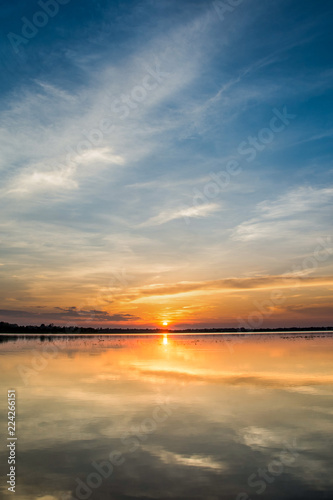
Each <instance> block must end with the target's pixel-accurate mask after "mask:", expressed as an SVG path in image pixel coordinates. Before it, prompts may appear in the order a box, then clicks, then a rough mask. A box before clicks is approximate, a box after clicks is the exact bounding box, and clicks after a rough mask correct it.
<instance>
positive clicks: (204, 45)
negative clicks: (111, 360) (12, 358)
mask: <svg viewBox="0 0 333 500" xmlns="http://www.w3.org/2000/svg"><path fill="white" fill-rule="evenodd" d="M41 4H43V2H41ZM41 4H38V3H37V2H34V1H31V0H29V1H18V2H15V5H14V4H13V3H11V2H3V6H2V14H1V37H0V64H1V66H2V72H1V74H2V78H1V82H0V89H1V98H0V112H1V114H0V140H1V155H0V165H1V171H2V185H1V219H0V224H1V232H2V235H3V237H2V241H1V246H2V250H1V261H0V263H1V266H0V272H1V274H2V280H1V281H2V287H1V290H0V297H1V304H2V306H1V318H2V319H3V320H8V321H12V322H29V323H41V322H44V321H48V320H50V322H51V321H52V322H55V323H61V324H65V323H66V322H69V323H75V322H76V323H82V322H83V323H88V322H89V323H96V324H106V323H108V324H112V325H113V324H117V325H118V324H121V325H128V324H129V323H131V324H132V323H133V324H134V323H135V324H140V325H147V326H154V325H158V324H160V322H161V321H168V322H170V324H172V325H177V326H188V325H198V326H208V325H212V326H215V325H221V326H224V325H227V326H229V325H230V326H235V325H236V326H237V324H239V322H240V321H241V319H240V318H242V319H244V318H245V319H246V318H249V316H251V315H253V314H256V313H257V312H258V307H259V306H258V301H259V302H260V301H265V300H267V296H268V294H269V293H271V290H272V289H276V288H278V289H279V290H282V294H283V296H284V298H285V300H284V302H283V305H281V304H279V305H277V304H273V305H272V307H271V308H270V309H267V311H268V312H267V313H262V315H263V319H262V324H263V325H265V326H266V325H267V326H270V325H274V326H278V325H280V324H304V325H306V324H318V325H319V324H329V323H330V320H331V319H332V315H331V310H332V301H331V296H332V293H331V292H332V284H333V278H332V279H331V276H333V272H332V243H331V240H330V238H331V236H332V224H331V220H332V197H333V183H332V161H331V158H332V135H333V126H332V115H333V100H332V95H333V92H332V81H333V68H332V46H333V43H332V42H333V40H332V37H333V35H332V30H331V23H332V19H333V5H332V3H331V2H329V1H322V2H320V3H318V2H315V1H304V2H302V3H300V2H297V1H292V0H279V1H271V2H269V4H268V3H264V4H263V2H259V1H255V0H252V1H251V0H243V1H231V0H230V4H229V5H228V3H227V2H202V1H182V2H176V1H168V2H166V1H163V0H162V1H136V2H132V1H127V2H112V1H106V0H105V1H100V2H98V1H94V2H87V1H84V0H83V1H80V2H78V1H75V0H70V1H69V2H67V3H66V0H62V4H61V5H60V2H57V3H54V2H50V4H48V3H47V2H46V3H45V6H44V11H45V10H46V11H47V12H51V13H52V12H54V13H55V15H54V16H53V17H51V16H49V15H47V14H40V13H41V12H44V11H43V8H42V7H41ZM51 4H52V5H51ZM236 4H237V5H236ZM231 5H234V7H231ZM48 9H51V10H48ZM52 9H53V10H52ZM38 13H39V14H38ZM30 23H35V24H39V25H40V27H36V26H34V24H30ZM27 36H29V38H27ZM18 37H21V38H18ZM281 117H282V118H281ZM221 172H222V174H221ZM212 175H213V177H212ZM214 176H218V178H219V179H220V180H221V184H218V183H216V177H214ZM214 179H215V180H214ZM321 241H325V242H326V243H325V245H326V246H325V248H326V250H325V251H326V253H325V256H326V257H327V258H326V257H325V258H324V257H323V255H324V254H321V258H317V257H316V256H314V254H315V252H316V248H317V246H318V245H320V244H321V243H320V242H321ZM322 252H324V250H322ZM317 254H318V252H317ZM311 259H312V260H311ZM295 269H298V271H297V272H301V275H302V278H304V280H303V281H302V282H301V285H300V286H299V287H298V288H297V289H295V288H294V287H293V286H292V285H290V283H286V280H285V276H286V275H288V276H289V274H292V273H295ZM299 270H300V271H299ZM244 280H246V284H245V282H244ZM258 280H259V284H258ZM279 280H280V281H279ZM306 280H308V281H306ZM251 317H252V316H251Z"/></svg>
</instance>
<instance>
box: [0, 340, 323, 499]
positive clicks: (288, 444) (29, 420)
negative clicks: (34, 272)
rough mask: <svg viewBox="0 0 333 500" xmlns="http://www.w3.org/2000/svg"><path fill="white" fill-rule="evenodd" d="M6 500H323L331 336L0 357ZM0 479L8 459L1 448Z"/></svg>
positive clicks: (111, 346) (102, 344)
mask: <svg viewBox="0 0 333 500" xmlns="http://www.w3.org/2000/svg"><path fill="white" fill-rule="evenodd" d="M0 356H1V357H0V359H1V387H2V398H1V402H0V409H1V415H0V428H1V435H2V436H4V439H2V442H3V443H5V438H6V437H7V417H6V414H7V402H6V396H7V389H11V388H14V389H16V392H17V407H18V415H17V437H18V441H17V460H18V462H17V491H16V494H15V496H14V495H13V494H12V493H9V492H8V491H7V485H6V484H5V480H3V479H2V483H1V490H0V491H1V493H0V496H1V498H4V499H7V498H8V499H9V498H13V497H14V498H15V499H16V500H35V499H40V500H41V499H43V500H74V499H83V498H90V499H103V500H104V499H114V500H118V499H119V500H125V499H126V500H128V499H137V500H148V499H149V500H153V499H163V500H164V499H177V500H178V499H179V500H194V499H198V500H199V499H200V500H201V499H202V500H203V499H205V500H220V499H221V500H222V499H232V500H236V499H237V500H248V499H252V500H253V499H257V498H261V499H262V500H266V499H270V500H275V499H276V500H278V499H279V500H281V499H282V500H284V499H287V500H294V499H309V500H310V499H311V500H317V499H332V498H333V477H332V469H333V467H332V466H333V451H332V431H333V423H332V417H333V409H332V395H333V373H332V366H333V337H332V336H331V335H329V334H325V333H322V332H321V333H318V334H312V333H311V334H294V335H293V334H281V335H253V336H249V335H246V336H244V335H243V336H242V335H236V336H232V335H205V336H203V335H202V336H200V335H195V336H193V335H187V336H170V335H168V336H163V335H159V336H130V335H128V336H99V337H98V336H96V337H93V338H83V339H82V338H76V339H73V338H72V339H68V338H66V337H63V338H61V339H60V340H58V339H54V338H51V339H49V338H47V337H46V338H42V339H33V340H31V339H29V340H25V339H18V340H16V341H15V342H13V341H10V342H6V343H2V344H0ZM0 465H1V471H2V478H3V477H4V476H5V475H6V474H7V472H8V470H7V468H8V465H7V451H6V449H5V444H3V445H2V448H1V456H0Z"/></svg>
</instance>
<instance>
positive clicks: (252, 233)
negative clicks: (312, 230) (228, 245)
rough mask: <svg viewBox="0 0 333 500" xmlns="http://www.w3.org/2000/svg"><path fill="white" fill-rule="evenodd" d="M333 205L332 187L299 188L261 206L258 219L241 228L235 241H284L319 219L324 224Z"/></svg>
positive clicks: (238, 229) (244, 224) (234, 231)
mask: <svg viewBox="0 0 333 500" xmlns="http://www.w3.org/2000/svg"><path fill="white" fill-rule="evenodd" d="M332 202H333V188H332V187H328V188H322V189H320V188H313V187H298V188H297V189H295V190H292V191H289V192H288V193H286V194H283V195H281V196H280V197H279V198H277V199H276V200H274V201H270V200H265V201H262V202H260V203H258V204H257V206H256V209H255V212H256V213H257V214H258V215H257V217H255V218H253V219H250V220H248V221H245V222H243V223H241V224H239V225H238V226H237V227H236V228H235V229H234V230H233V232H232V238H233V239H234V240H238V241H253V240H258V239H267V238H269V239H281V238H283V237H285V236H287V235H295V234H296V233H299V232H305V231H306V230H307V229H308V228H309V222H310V221H312V223H313V224H315V223H316V220H317V219H318V220H323V218H324V217H325V216H328V215H329V213H330V211H331V206H330V205H331V204H332ZM301 214H302V217H301V218H300V215H301ZM305 214H307V216H306V218H305V217H304V215H305Z"/></svg>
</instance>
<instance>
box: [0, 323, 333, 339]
mask: <svg viewBox="0 0 333 500" xmlns="http://www.w3.org/2000/svg"><path fill="white" fill-rule="evenodd" d="M315 332H317V333H321V332H325V333H330V332H331V333H333V326H327V327H317V326H313V327H306V328H303V327H289V328H254V329H245V328H186V329H173V330H169V329H162V328H155V329H154V328H92V327H78V326H69V327H68V326H55V325H53V324H51V325H48V326H46V325H44V324H42V325H40V326H36V325H27V326H21V325H16V324H10V323H4V322H0V336H8V335H27V336H29V335H33V336H36V335H37V336H38V335H47V336H58V335H67V336H68V335H70V336H71V335H73V336H78V335H82V336H89V335H92V336H94V335H119V334H120V335H127V334H129V335H161V334H164V335H167V334H169V335H173V334H174V335H177V334H178V335H182V334H194V335H195V334H200V335H203V334H238V335H241V334H247V333H252V334H254V333H257V334H265V333H266V334H269V333H315Z"/></svg>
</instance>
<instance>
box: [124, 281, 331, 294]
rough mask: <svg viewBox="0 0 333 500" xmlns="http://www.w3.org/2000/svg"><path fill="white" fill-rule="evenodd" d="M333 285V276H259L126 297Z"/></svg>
mask: <svg viewBox="0 0 333 500" xmlns="http://www.w3.org/2000/svg"><path fill="white" fill-rule="evenodd" d="M331 284H333V276H319V277H315V276H311V277H306V276H303V275H302V276H299V275H282V276H258V277H251V278H226V279H220V280H208V281H201V282H179V283H174V284H154V285H148V286H145V287H141V288H136V289H135V288H133V289H132V290H131V291H130V295H129V296H127V294H128V291H125V292H124V296H127V297H128V298H130V300H138V299H140V298H143V297H153V296H162V295H177V294H182V293H193V292H199V291H203V290H205V291H216V292H217V291H221V292H230V291H240V290H265V289H266V290H270V289H279V288H281V289H285V288H297V287H321V286H327V285H331Z"/></svg>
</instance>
